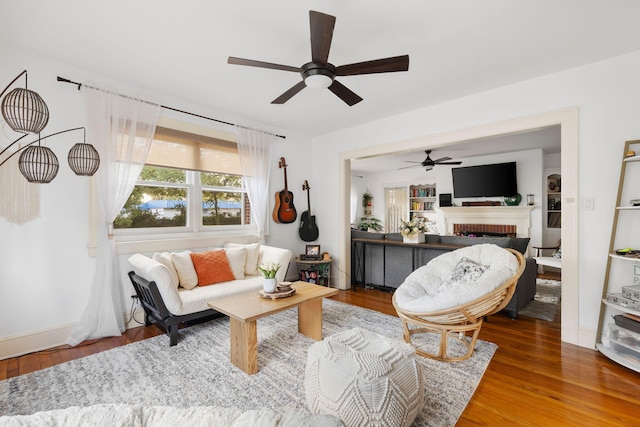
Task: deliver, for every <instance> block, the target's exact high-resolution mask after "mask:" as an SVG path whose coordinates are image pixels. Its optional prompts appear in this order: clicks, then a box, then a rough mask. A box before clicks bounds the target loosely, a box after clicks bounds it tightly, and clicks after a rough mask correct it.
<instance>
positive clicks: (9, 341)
mask: <svg viewBox="0 0 640 427" xmlns="http://www.w3.org/2000/svg"><path fill="white" fill-rule="evenodd" d="M74 328H75V325H73V324H70V325H63V326H58V327H55V328H48V329H42V330H39V331H34V332H29V333H27V334H24V335H15V336H12V337H6V338H3V339H2V341H0V344H1V345H0V360H2V359H9V358H11V357H18V356H22V355H25V354H29V353H33V352H36V351H41V350H47V349H49V348H53V347H58V346H60V345H64V344H66V343H67V340H68V339H69V337H70V336H71V334H72V333H73V330H74Z"/></svg>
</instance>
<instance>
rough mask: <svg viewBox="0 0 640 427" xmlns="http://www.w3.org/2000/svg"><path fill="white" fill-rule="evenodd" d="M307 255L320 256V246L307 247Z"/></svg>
mask: <svg viewBox="0 0 640 427" xmlns="http://www.w3.org/2000/svg"><path fill="white" fill-rule="evenodd" d="M305 255H320V245H307V250H306V251H305Z"/></svg>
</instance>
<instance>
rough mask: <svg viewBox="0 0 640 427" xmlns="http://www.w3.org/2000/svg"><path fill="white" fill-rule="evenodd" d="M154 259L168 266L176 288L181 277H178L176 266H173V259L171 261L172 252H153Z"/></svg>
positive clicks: (172, 282)
mask: <svg viewBox="0 0 640 427" xmlns="http://www.w3.org/2000/svg"><path fill="white" fill-rule="evenodd" d="M152 259H153V260H154V261H158V262H159V263H160V264H162V265H164V266H165V267H167V270H169V275H170V276H171V284H172V285H173V286H175V287H176V288H177V287H178V286H180V278H179V277H178V272H177V271H176V268H175V267H174V266H173V261H171V254H170V253H169V252H156V253H155V254H153V256H152Z"/></svg>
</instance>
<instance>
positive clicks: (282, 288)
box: [276, 282, 291, 292]
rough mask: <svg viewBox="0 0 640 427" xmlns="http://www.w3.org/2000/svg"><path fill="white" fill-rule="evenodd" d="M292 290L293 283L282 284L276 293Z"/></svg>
mask: <svg viewBox="0 0 640 427" xmlns="http://www.w3.org/2000/svg"><path fill="white" fill-rule="evenodd" d="M290 290H291V282H280V283H278V286H277V287H276V291H278V292H288V291H290Z"/></svg>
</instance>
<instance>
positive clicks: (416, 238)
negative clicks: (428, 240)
mask: <svg viewBox="0 0 640 427" xmlns="http://www.w3.org/2000/svg"><path fill="white" fill-rule="evenodd" d="M402 241H403V242H404V243H423V242H424V233H418V234H414V235H413V236H402Z"/></svg>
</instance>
